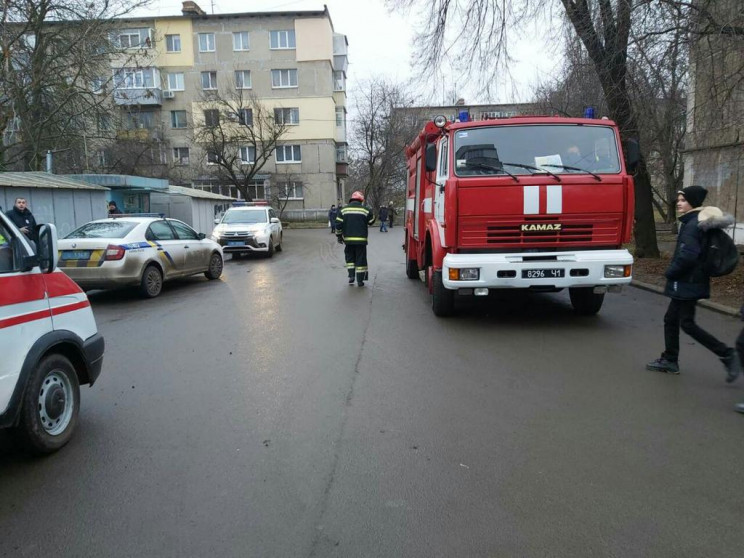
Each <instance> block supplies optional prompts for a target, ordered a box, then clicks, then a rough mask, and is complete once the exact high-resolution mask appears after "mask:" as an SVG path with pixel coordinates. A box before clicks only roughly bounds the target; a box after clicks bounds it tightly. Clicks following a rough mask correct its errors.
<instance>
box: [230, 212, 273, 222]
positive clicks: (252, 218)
mask: <svg viewBox="0 0 744 558" xmlns="http://www.w3.org/2000/svg"><path fill="white" fill-rule="evenodd" d="M222 222H223V223H241V224H250V223H266V222H267V221H266V211H265V210H263V209H259V210H255V211H254V210H250V209H249V210H245V209H243V210H236V211H228V212H227V213H225V216H224V217H223V218H222Z"/></svg>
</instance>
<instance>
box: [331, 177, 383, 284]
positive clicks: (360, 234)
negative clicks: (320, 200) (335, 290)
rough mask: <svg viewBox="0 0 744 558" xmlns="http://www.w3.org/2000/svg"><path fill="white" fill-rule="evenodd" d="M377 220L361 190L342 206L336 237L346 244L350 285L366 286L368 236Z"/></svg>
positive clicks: (337, 222) (337, 220) (345, 252)
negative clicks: (365, 203)
mask: <svg viewBox="0 0 744 558" xmlns="http://www.w3.org/2000/svg"><path fill="white" fill-rule="evenodd" d="M374 222H375V215H374V213H372V210H371V209H370V208H368V207H367V206H365V205H364V194H362V193H361V192H359V191H356V192H354V193H353V194H351V199H350V200H349V203H348V204H347V205H345V206H344V207H342V208H341V209H340V210H339V212H338V216H337V217H336V238H337V239H338V242H339V244H346V247H345V248H344V255H345V257H346V270H347V272H348V273H349V285H353V284H354V278H355V277H356V282H357V285H359V286H360V287H363V286H364V280H365V279H367V277H368V272H369V270H368V268H367V236H368V231H369V226H370V225H373V224H374Z"/></svg>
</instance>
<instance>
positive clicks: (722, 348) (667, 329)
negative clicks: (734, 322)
mask: <svg viewBox="0 0 744 558" xmlns="http://www.w3.org/2000/svg"><path fill="white" fill-rule="evenodd" d="M696 304H697V300H678V299H676V298H673V299H671V300H670V301H669V308H668V309H667V311H666V314H664V343H665V345H666V348H665V350H664V352H663V353H661V356H662V358H665V359H667V360H669V361H671V362H677V359H678V358H679V330H680V328H682V331H684V332H685V333H686V334H687V335H689V336H690V337H692V338H693V339H694V340H695V341H697V342H698V343H700V344H701V345H702V346H703V347H705V348H706V349H708V350H709V351H712V352H713V353H715V354H716V355H718V356H719V357H725V356H726V355H727V354H728V351H729V348H728V346H727V345H726V344H725V343H722V342H721V341H719V340H718V339H716V338H715V337H713V336H712V335H711V334H710V333H708V332H707V331H705V330H704V329H703V328H701V327H700V326H699V325H697V324H696V323H695V305H696ZM743 343H744V341H743Z"/></svg>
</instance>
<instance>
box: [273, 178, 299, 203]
mask: <svg viewBox="0 0 744 558" xmlns="http://www.w3.org/2000/svg"><path fill="white" fill-rule="evenodd" d="M276 186H277V188H278V190H279V196H281V197H282V198H285V199H289V200H301V199H302V198H303V193H302V182H300V181H297V180H293V181H290V182H279V183H277V185H276Z"/></svg>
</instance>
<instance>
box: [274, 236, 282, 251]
mask: <svg viewBox="0 0 744 558" xmlns="http://www.w3.org/2000/svg"><path fill="white" fill-rule="evenodd" d="M283 244H284V235H283V234H280V235H279V244H277V245H276V251H277V252H281V251H282V250H283V248H282V245H283Z"/></svg>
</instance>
